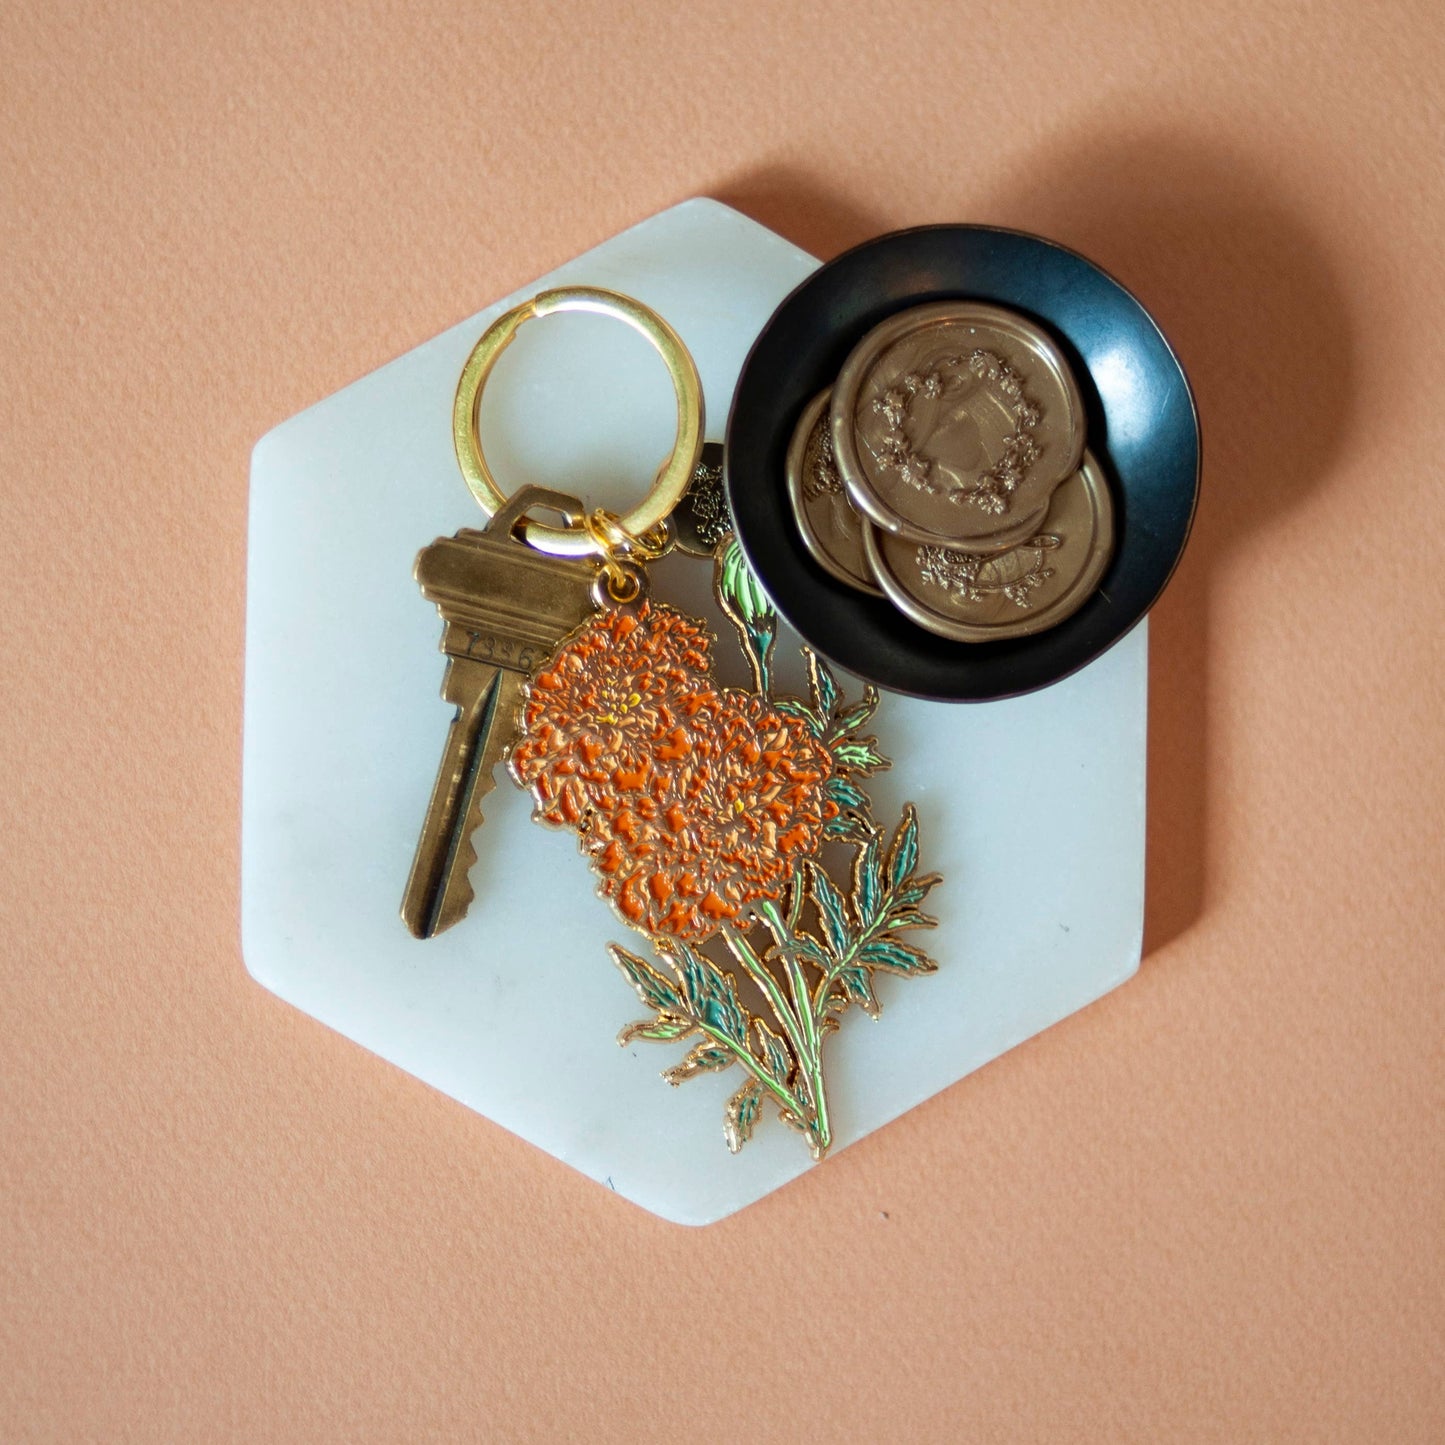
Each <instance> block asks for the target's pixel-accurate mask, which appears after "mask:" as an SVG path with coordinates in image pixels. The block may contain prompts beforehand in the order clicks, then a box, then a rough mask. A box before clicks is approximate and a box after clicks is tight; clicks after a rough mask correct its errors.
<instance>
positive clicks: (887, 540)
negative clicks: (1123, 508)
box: [864, 452, 1114, 642]
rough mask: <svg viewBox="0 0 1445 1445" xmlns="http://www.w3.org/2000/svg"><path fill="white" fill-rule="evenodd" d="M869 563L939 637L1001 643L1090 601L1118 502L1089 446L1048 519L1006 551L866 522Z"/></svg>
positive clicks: (889, 591)
mask: <svg viewBox="0 0 1445 1445" xmlns="http://www.w3.org/2000/svg"><path fill="white" fill-rule="evenodd" d="M864 542H865V546H866V549H867V553H868V563H869V566H870V568H871V569H872V571H873V575H874V576H876V577H877V579H878V581H879V584H880V585H881V586H882V588H883V591H884V593H885V594H886V595H887V597H888V600H889V601H890V602H892V603H893V605H894V606H895V607H897V608H898V609H899V611H900V612H902V613H904V614H905V615H906V616H908V617H910V618H912V619H913V621H915V622H916V623H918V625H919V626H920V627H925V628H927V629H928V631H930V632H935V633H937V634H939V635H940V636H942V637H951V638H953V639H954V640H955V641H959V642H999V641H1003V640H1005V639H1007V638H1011V637H1027V636H1030V635H1031V634H1033V633H1036V632H1043V631H1044V630H1045V629H1046V628H1050V627H1053V626H1055V625H1057V624H1058V623H1060V622H1062V621H1063V620H1064V619H1065V618H1066V617H1070V616H1072V615H1073V614H1074V613H1075V612H1077V611H1078V609H1079V608H1080V607H1082V606H1083V605H1084V603H1085V602H1086V601H1087V600H1088V598H1089V597H1090V595H1091V594H1092V593H1093V591H1094V589H1095V588H1096V587H1097V586H1098V585H1099V579H1100V578H1101V577H1102V576H1103V575H1104V569H1105V568H1106V567H1107V566H1108V565H1109V558H1110V556H1111V555H1112V554H1113V546H1114V509H1113V503H1112V502H1111V500H1110V497H1109V486H1108V483H1107V481H1106V480H1105V477H1104V473H1103V470H1102V469H1101V467H1100V466H1099V463H1098V461H1097V460H1096V459H1095V457H1094V455H1093V453H1091V452H1085V453H1084V464H1083V466H1082V467H1080V468H1079V470H1078V471H1077V472H1075V473H1074V475H1073V476H1071V477H1070V478H1069V479H1068V480H1067V481H1066V482H1065V483H1064V484H1063V485H1062V486H1061V487H1059V488H1058V489H1057V490H1056V491H1055V493H1054V497H1053V502H1052V503H1051V504H1050V506H1049V510H1048V513H1047V515H1046V517H1045V518H1044V522H1043V526H1042V527H1041V528H1040V530H1039V531H1038V532H1037V533H1035V535H1034V536H1032V537H1030V538H1028V539H1027V540H1026V541H1025V542H1023V543H1021V544H1020V545H1019V546H1017V547H1014V548H1013V549H1011V550H1010V551H1008V552H1002V553H993V554H988V555H984V554H980V553H977V552H966V551H962V550H960V549H958V548H952V547H940V546H938V545H937V544H936V543H928V542H925V543H919V542H912V541H907V540H905V539H904V538H901V537H895V536H891V535H890V534H888V533H886V532H882V531H880V530H879V529H878V528H876V527H868V528H867V530H866V532H865V536H864Z"/></svg>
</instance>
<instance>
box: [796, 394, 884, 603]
mask: <svg viewBox="0 0 1445 1445" xmlns="http://www.w3.org/2000/svg"><path fill="white" fill-rule="evenodd" d="M831 396H832V392H831V390H827V391H820V392H819V393H818V395H817V396H815V397H814V398H813V399H812V401H810V402H809V403H808V405H807V406H805V407H804V408H803V413H802V415H801V416H800V417H799V418H798V424H797V426H796V427H794V429H793V440H792V442H791V443H790V444H789V446H788V500H789V501H790V502H791V503H792V505H793V520H794V521H795V522H796V523H797V524H798V531H799V532H800V533H801V534H802V538H803V545H804V546H805V547H807V549H808V551H809V552H810V553H811V554H812V557H813V560H814V561H815V562H817V564H818V565H819V566H820V567H821V568H822V569H823V570H824V571H825V572H827V573H828V574H829V575H830V576H833V577H836V578H837V579H838V580H839V581H840V582H846V583H847V584H848V586H850V587H856V588H857V589H858V591H860V592H869V593H872V595H873V596H875V597H881V596H882V595H883V593H882V590H881V589H880V588H879V586H878V584H877V582H875V581H874V580H873V574H872V573H871V572H870V571H869V570H868V559H867V558H866V556H865V555H864V552H863V525H864V524H863V519H862V518H861V517H860V516H859V515H858V513H857V512H855V511H854V510H853V504H852V502H850V501H849V500H848V492H847V489H846V488H845V487H844V486H843V478H842V477H841V476H840V475H839V473H838V464H837V462H836V461H835V460H834V458H833V438H832V435H831V433H830V432H829V428H828V401H829V398H830V397H831Z"/></svg>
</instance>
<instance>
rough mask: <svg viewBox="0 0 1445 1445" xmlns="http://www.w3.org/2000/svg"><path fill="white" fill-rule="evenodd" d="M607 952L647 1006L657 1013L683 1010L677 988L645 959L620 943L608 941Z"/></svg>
mask: <svg viewBox="0 0 1445 1445" xmlns="http://www.w3.org/2000/svg"><path fill="white" fill-rule="evenodd" d="M607 952H608V953H609V954H611V955H612V961H613V963H615V964H616V965H617V966H618V968H620V969H621V970H622V972H623V974H624V975H625V976H626V978H627V981H628V983H630V984H631V985H632V986H633V988H635V989H636V990H637V996H638V998H640V999H641V1000H642V1002H643V1003H644V1004H646V1005H647V1007H648V1008H652V1009H657V1010H658V1012H659V1013H664V1012H670V1013H679V1014H680V1013H682V1012H684V1009H683V1004H682V999H681V997H680V996H679V995H678V992H677V989H676V988H675V987H674V986H673V985H672V984H671V983H670V982H669V981H668V980H667V979H665V978H664V977H663V976H662V975H661V974H660V973H658V971H657V970H656V969H655V968H653V966H652V965H651V964H650V963H648V962H647V960H646V959H643V958H639V957H638V956H637V955H636V954H635V953H629V952H628V951H627V949H625V948H623V947H622V946H621V944H617V943H609V944H608V945H607Z"/></svg>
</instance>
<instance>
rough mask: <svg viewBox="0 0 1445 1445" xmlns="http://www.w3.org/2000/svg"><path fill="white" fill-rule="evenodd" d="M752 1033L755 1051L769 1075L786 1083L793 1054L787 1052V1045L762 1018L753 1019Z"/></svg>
mask: <svg viewBox="0 0 1445 1445" xmlns="http://www.w3.org/2000/svg"><path fill="white" fill-rule="evenodd" d="M753 1034H754V1036H755V1037H756V1039H757V1049H756V1053H757V1055H758V1057H759V1059H760V1060H761V1062H762V1065H763V1067H764V1068H765V1069H766V1070H767V1071H768V1075H769V1077H770V1078H772V1079H774V1080H776V1081H777V1082H778V1083H780V1084H786V1083H787V1082H788V1076H789V1075H790V1074H791V1073H792V1072H793V1056H792V1054H790V1053H789V1052H788V1046H787V1045H786V1044H785V1043H784V1042H783V1040H782V1038H781V1037H780V1036H779V1035H778V1034H776V1033H774V1032H773V1030H772V1029H770V1028H769V1027H768V1026H767V1024H765V1023H764V1022H763V1021H762V1019H754V1020H753Z"/></svg>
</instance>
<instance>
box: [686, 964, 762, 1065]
mask: <svg viewBox="0 0 1445 1445" xmlns="http://www.w3.org/2000/svg"><path fill="white" fill-rule="evenodd" d="M678 955H679V957H680V959H681V960H682V981H683V988H684V990H685V991H686V994H687V1005H688V1006H687V1009H686V1012H688V1013H690V1014H691V1015H692V1016H693V1018H695V1019H697V1020H698V1022H699V1023H701V1024H704V1025H706V1026H707V1027H708V1028H710V1029H714V1030H716V1031H717V1032H718V1033H720V1034H722V1035H723V1036H724V1037H725V1038H728V1039H731V1040H732V1041H733V1042H735V1043H736V1044H737V1045H738V1046H739V1048H746V1047H747V1044H746V1039H747V1032H748V1016H747V1014H746V1013H744V1012H743V1007H742V1005H741V1004H740V1003H739V1002H738V996H737V991H736V989H735V988H734V986H733V981H732V979H731V978H729V977H728V976H727V975H726V974H725V973H723V971H722V970H721V969H720V968H718V966H717V965H716V964H715V963H713V961H712V960H711V959H710V958H707V957H705V956H704V955H703V954H700V953H698V952H697V950H696V949H692V948H688V947H687V946H686V944H683V945H681V946H680V947H679V950H678Z"/></svg>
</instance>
